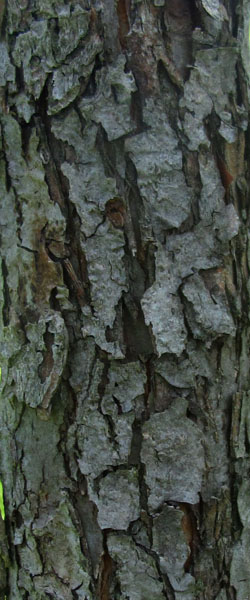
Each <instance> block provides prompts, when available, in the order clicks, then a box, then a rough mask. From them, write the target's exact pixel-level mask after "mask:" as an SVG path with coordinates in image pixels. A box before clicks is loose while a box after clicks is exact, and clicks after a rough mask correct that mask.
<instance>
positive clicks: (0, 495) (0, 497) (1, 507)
mask: <svg viewBox="0 0 250 600" xmlns="http://www.w3.org/2000/svg"><path fill="white" fill-rule="evenodd" d="M0 513H1V517H2V519H5V509H4V500H3V484H2V482H1V480H0Z"/></svg>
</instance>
